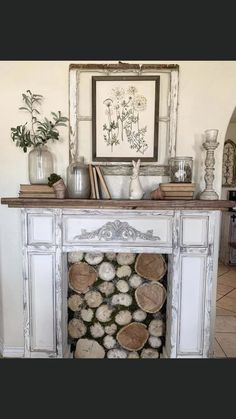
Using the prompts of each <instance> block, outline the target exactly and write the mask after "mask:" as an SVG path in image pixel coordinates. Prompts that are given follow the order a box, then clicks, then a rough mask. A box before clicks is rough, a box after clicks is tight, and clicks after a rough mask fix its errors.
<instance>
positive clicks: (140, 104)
mask: <svg viewBox="0 0 236 419" xmlns="http://www.w3.org/2000/svg"><path fill="white" fill-rule="evenodd" d="M146 107H147V99H146V98H145V96H136V97H135V99H134V109H135V110H136V111H138V112H140V111H144V110H145V109H146Z"/></svg>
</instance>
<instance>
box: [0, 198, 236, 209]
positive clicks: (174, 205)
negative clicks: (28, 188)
mask: <svg viewBox="0 0 236 419" xmlns="http://www.w3.org/2000/svg"><path fill="white" fill-rule="evenodd" d="M1 204H3V205H8V207H10V208H74V209H76V208H78V209H80V208H88V209H89V208H91V209H92V208H95V209H96V208H97V209H99V208H100V209H101V208H117V209H123V208H125V209H147V210H148V209H149V210H178V209H185V210H212V211H217V210H227V209H228V208H233V207H235V205H236V203H235V201H227V200H214V201H205V200H199V199H193V200H169V201H168V200H148V199H143V200H129V199H128V200H118V199H117V200H116V199H110V200H98V199H70V198H69V199H52V198H50V199H44V198H40V199H39V198H2V199H1Z"/></svg>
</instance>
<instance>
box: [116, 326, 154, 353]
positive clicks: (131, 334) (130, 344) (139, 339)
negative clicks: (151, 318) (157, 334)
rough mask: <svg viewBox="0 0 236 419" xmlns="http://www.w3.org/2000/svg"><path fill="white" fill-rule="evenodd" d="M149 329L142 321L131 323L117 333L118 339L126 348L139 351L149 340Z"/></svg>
mask: <svg viewBox="0 0 236 419" xmlns="http://www.w3.org/2000/svg"><path fill="white" fill-rule="evenodd" d="M148 336H149V333H148V330H147V328H146V326H145V325H144V324H142V323H136V322H133V323H130V324H128V325H127V326H124V327H122V329H120V330H119V332H118V333H117V336H116V338H117V341H118V342H119V344H120V345H121V346H122V348H124V349H128V350H129V351H138V350H139V349H142V348H143V346H144V345H145V343H146V342H147V340H148Z"/></svg>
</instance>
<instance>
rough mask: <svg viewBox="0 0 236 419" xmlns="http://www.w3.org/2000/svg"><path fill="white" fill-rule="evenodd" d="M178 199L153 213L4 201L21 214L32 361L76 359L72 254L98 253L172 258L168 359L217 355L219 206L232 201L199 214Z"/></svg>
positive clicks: (28, 354) (26, 329)
mask: <svg viewBox="0 0 236 419" xmlns="http://www.w3.org/2000/svg"><path fill="white" fill-rule="evenodd" d="M12 200H13V198H12ZM53 201H54V200H53ZM55 201H56V200H55ZM57 201H60V200H57ZM176 202H177V201H176ZM178 202H179V207H180V208H178V205H177V203H176V205H174V204H173V201H172V202H171V204H170V209H158V208H157V207H158V204H156V205H155V204H152V206H153V209H151V203H150V205H148V203H144V204H143V205H144V206H143V207H142V208H141V207H140V208H138V207H137V208H134V209H133V208H132V207H130V208H129V206H128V207H124V208H121V207H120V208H114V207H113V208H106V205H105V204H104V206H103V208H100V207H99V203H97V208H96V207H95V208H84V207H83V205H82V204H83V203H82V202H81V205H80V206H79V207H77V208H73V207H70V206H69V204H68V205H67V206H65V205H64V206H63V203H62V202H61V204H60V203H58V205H59V207H58V208H56V207H51V208H45V207H43V206H44V205H40V204H39V203H38V204H37V205H35V208H33V203H32V202H31V205H29V207H28V208H22V206H23V205H22V200H21V202H19V200H15V205H14V202H11V201H10V198H9V199H7V198H3V199H2V203H8V205H9V206H15V207H16V206H18V207H19V206H21V212H22V232H23V262H24V263H23V265H24V267H23V272H24V274H23V275H24V278H23V279H24V337H25V352H24V356H25V357H27V358H28V357H29V358H30V357H31V358H40V357H42V358H45V357H46V358H64V357H70V356H71V354H70V348H69V345H68V343H67V291H68V266H67V253H68V252H71V251H90V252H92V251H97V250H99V251H102V252H133V253H148V252H149V253H155V252H156V253H162V254H167V255H168V279H167V321H166V340H165V347H164V356H165V357H167V358H207V357H211V356H212V350H213V345H212V342H213V335H214V319H215V301H216V278H217V264H218V244H219V226H220V215H221V211H220V209H221V208H223V207H226V206H227V205H226V202H228V206H229V201H225V203H224V205H223V204H222V205H220V201H219V206H218V207H217V206H216V205H215V207H214V205H213V208H211V206H209V208H208V209H207V208H206V209H205V208H204V205H205V207H207V203H206V202H204V203H198V205H199V206H201V205H202V207H203V208H202V209H200V208H199V209H195V210H194V209H192V208H191V205H193V203H191V204H188V203H187V205H186V206H187V208H186V209H184V208H182V206H183V203H180V201H178ZM222 202H223V201H221V203H222ZM45 205H46V204H45ZM52 205H53V203H52ZM94 205H95V204H94ZM145 205H146V206H147V207H145ZM161 205H162V204H161ZM166 205H167V203H166ZM188 205H190V209H188ZM110 206H112V204H111V203H110ZM115 206H117V205H115ZM196 206H197V205H196Z"/></svg>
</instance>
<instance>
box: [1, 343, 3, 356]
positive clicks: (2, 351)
mask: <svg viewBox="0 0 236 419" xmlns="http://www.w3.org/2000/svg"><path fill="white" fill-rule="evenodd" d="M0 356H3V341H2V339H0Z"/></svg>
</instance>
